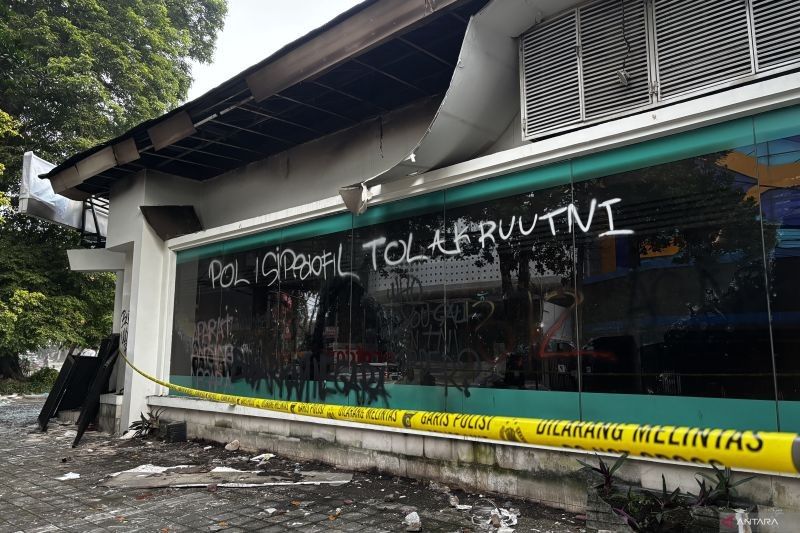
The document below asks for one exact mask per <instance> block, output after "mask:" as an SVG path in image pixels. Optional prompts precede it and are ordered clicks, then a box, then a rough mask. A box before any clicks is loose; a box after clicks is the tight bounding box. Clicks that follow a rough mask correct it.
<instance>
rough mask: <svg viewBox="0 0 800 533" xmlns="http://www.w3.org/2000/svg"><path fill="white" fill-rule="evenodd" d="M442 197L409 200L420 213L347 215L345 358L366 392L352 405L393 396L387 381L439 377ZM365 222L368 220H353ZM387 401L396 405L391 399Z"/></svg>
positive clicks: (422, 382)
mask: <svg viewBox="0 0 800 533" xmlns="http://www.w3.org/2000/svg"><path fill="white" fill-rule="evenodd" d="M442 198H443V195H442V194H441V193H439V194H437V195H434V196H433V197H430V198H423V199H421V200H420V201H419V202H409V205H410V204H411V203H414V204H415V205H416V206H417V207H419V209H420V210H422V211H423V212H419V211H418V210H416V208H415V210H414V212H412V213H408V212H403V213H400V212H395V213H391V212H388V213H386V215H387V216H386V217H385V218H384V219H383V220H376V218H377V217H378V215H380V214H382V213H381V211H379V210H375V211H374V212H373V213H372V214H371V215H370V217H371V218H369V219H367V218H365V219H360V217H357V218H356V220H355V222H356V224H357V227H356V228H355V229H354V231H353V257H354V261H353V267H354V269H353V272H354V274H355V276H353V277H352V281H353V296H352V298H353V305H352V313H353V317H352V323H353V326H352V332H353V334H352V345H351V353H350V355H349V361H350V362H351V364H352V365H353V367H354V368H356V369H357V373H358V375H359V378H360V380H361V381H362V388H363V387H368V390H371V391H372V392H371V393H370V394H369V395H366V396H364V395H361V396H360V397H358V398H356V400H357V401H359V402H360V403H374V402H376V401H377V402H380V403H384V404H387V403H388V398H389V396H390V395H392V396H393V397H394V398H396V399H399V398H401V397H402V396H401V395H403V394H404V392H402V391H396V392H395V393H387V391H386V386H388V385H390V384H391V385H392V386H395V388H396V386H405V385H414V386H420V387H426V388H427V387H432V386H436V385H440V386H441V385H444V384H445V383H447V380H448V375H449V374H448V369H447V367H446V360H445V357H444V356H445V352H446V348H445V347H446V344H447V342H448V337H447V335H448V331H447V324H446V320H445V294H444V268H443V266H444V263H445V257H446V254H445V253H444V252H443V250H450V249H451V248H452V243H450V242H446V240H447V236H446V235H445V232H444V223H443V220H444V217H443V215H444V212H443V208H442V207H443V206H442ZM411 207H413V206H411ZM367 214H368V215H369V214H370V211H367ZM362 216H364V215H362ZM366 222H370V223H371V224H370V225H365V226H361V224H364V223H366ZM421 394H425V395H427V394H428V393H426V392H422V393H421ZM438 405H439V407H437V404H430V405H429V406H428V407H427V409H430V410H441V409H442V408H443V404H440V403H439V404H438ZM391 406H392V407H400V405H399V404H397V403H396V401H393V402H391ZM413 407H416V408H424V406H423V405H413Z"/></svg>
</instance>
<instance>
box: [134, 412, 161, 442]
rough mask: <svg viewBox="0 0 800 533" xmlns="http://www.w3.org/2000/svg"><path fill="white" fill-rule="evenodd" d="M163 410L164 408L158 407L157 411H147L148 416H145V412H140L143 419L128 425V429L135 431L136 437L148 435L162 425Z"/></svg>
mask: <svg viewBox="0 0 800 533" xmlns="http://www.w3.org/2000/svg"><path fill="white" fill-rule="evenodd" d="M163 412H164V410H163V409H156V410H155V411H152V412H149V413H147V416H145V414H144V413H139V417H140V418H141V420H137V421H136V422H134V423H132V424H131V425H130V427H128V430H130V431H133V432H134V433H133V436H134V438H135V437H146V436H147V435H149V434H150V433H152V432H153V431H157V430H158V429H159V428H160V427H161V413H163Z"/></svg>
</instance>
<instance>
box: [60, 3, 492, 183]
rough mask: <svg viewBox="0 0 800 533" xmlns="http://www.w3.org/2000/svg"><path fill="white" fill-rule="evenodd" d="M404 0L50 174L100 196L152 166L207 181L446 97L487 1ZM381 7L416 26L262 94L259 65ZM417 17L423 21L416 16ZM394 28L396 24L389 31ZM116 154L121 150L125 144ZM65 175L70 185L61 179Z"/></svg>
mask: <svg viewBox="0 0 800 533" xmlns="http://www.w3.org/2000/svg"><path fill="white" fill-rule="evenodd" d="M400 4H403V5H405V3H398V2H374V1H372V2H370V1H368V2H364V3H362V4H359V5H358V6H356V7H355V8H353V9H352V10H350V11H348V12H347V13H344V14H343V15H341V16H340V17H338V18H337V19H334V20H333V21H331V22H330V23H328V24H327V25H325V26H323V27H322V28H320V29H319V30H316V31H315V32H312V33H311V34H309V35H307V36H306V37H303V38H302V39H300V40H298V41H296V42H295V43H292V44H291V45H289V46H287V47H286V48H285V49H284V50H281V51H279V52H277V53H276V54H274V55H273V56H272V57H271V58H269V59H267V60H265V61H264V62H262V63H261V64H259V65H256V66H254V67H253V68H251V69H248V70H247V71H245V72H243V73H242V74H240V75H238V76H236V77H235V78H233V79H231V80H229V81H228V82H226V83H224V84H222V85H220V86H219V87H217V88H216V89H214V90H212V91H210V92H208V93H206V94H205V95H203V96H201V97H200V98H198V99H196V100H194V101H192V102H189V103H187V104H186V105H184V106H182V107H181V108H179V109H177V110H175V111H174V112H172V113H170V114H168V115H167V116H166V117H161V118H159V119H156V120H153V121H150V122H148V123H144V124H141V125H140V126H137V127H136V128H134V129H133V130H131V131H129V132H128V133H126V134H125V135H123V136H121V137H119V138H117V139H114V140H112V141H109V142H108V143H105V144H103V145H100V146H98V147H95V148H94V149H92V150H89V151H87V152H84V153H82V154H78V155H76V156H74V157H72V158H70V159H69V160H67V161H65V162H64V163H62V164H61V165H59V166H58V167H56V168H55V169H53V170H52V171H51V172H50V173H48V174H47V177H49V178H51V180H52V181H53V183H54V188H59V190H58V191H56V192H62V191H63V192H64V193H73V194H74V193H75V192H76V191H80V192H82V193H86V194H93V195H107V194H108V192H109V189H110V187H111V185H112V184H113V183H114V182H116V181H118V180H120V179H124V178H126V177H128V176H130V175H131V174H132V173H136V172H138V171H140V170H143V169H154V170H159V171H161V172H166V173H169V174H174V175H177V176H183V177H187V178H191V179H195V180H206V179H209V178H212V177H216V176H219V175H220V174H223V173H225V172H227V171H229V170H232V169H235V168H238V167H241V166H243V165H245V164H247V163H250V162H252V161H257V160H260V159H264V158H266V157H268V156H270V155H273V154H276V153H279V152H283V151H285V150H287V149H289V148H291V147H294V146H297V145H300V144H303V143H306V142H309V141H311V140H314V139H317V138H320V137H322V136H325V135H329V134H331V133H334V132H337V131H340V130H343V129H345V128H348V127H351V126H353V125H355V124H359V123H362V122H364V121H365V120H369V119H371V118H375V117H378V116H381V115H383V114H385V113H387V112H388V111H391V110H395V109H398V108H401V107H403V106H407V105H408V104H410V103H412V102H415V101H418V100H420V99H425V98H430V97H433V96H441V95H443V94H444V93H445V92H446V91H447V89H448V86H449V84H450V80H451V78H452V77H453V72H454V70H455V69H456V64H457V62H458V57H459V52H460V50H461V46H462V42H463V40H464V35H465V33H466V31H467V25H468V22H469V20H470V17H471V16H472V15H473V14H475V13H476V12H478V11H479V10H480V9H481V8H482V7H483V6H484V5H485V4H486V0H470V1H464V0H461V1H449V2H438V3H436V4H430V5H429V3H428V2H420V3H419V5H420V6H423V8H420V7H419V6H417V4H416V3H415V4H414V6H416V7H414V9H415V10H417V11H419V10H420V9H424V11H423V12H421V13H417V12H410V9H411V8H405V7H403V6H401V5H400ZM409 4H410V3H409ZM378 8H380V9H382V10H384V11H385V12H386V13H384V14H385V15H386V14H389V13H390V12H391V10H395V11H396V10H397V9H405V11H407V12H409V13H406V15H404V16H406V18H407V19H408V21H407V22H408V26H407V27H405V28H404V29H403V31H397V30H395V31H394V33H391V34H388V35H387V36H386V38H385V39H383V40H381V41H380V42H376V43H372V44H370V43H369V42H364V43H362V45H364V49H363V50H362V51H361V52H360V53H358V54H357V55H351V56H348V57H347V58H346V59H343V60H341V61H338V62H335V64H333V65H331V66H330V67H329V68H326V69H320V68H319V65H318V64H319V63H320V61H323V60H326V58H325V57H322V58H317V59H318V60H317V66H314V65H315V64H310V66H309V67H308V68H309V69H312V70H313V69H314V68H316V69H317V70H314V71H313V72H312V75H311V77H308V78H304V79H302V81H299V82H296V83H293V84H292V85H290V86H287V87H286V88H284V89H281V90H280V91H279V92H277V93H275V94H271V95H269V96H266V95H265V94H263V93H259V94H258V99H257V98H256V97H255V93H254V92H252V91H251V89H252V87H250V86H249V85H248V81H250V82H251V84H252V83H253V80H256V81H257V77H258V75H259V72H261V71H266V70H269V69H270V68H273V64H276V63H277V62H278V61H280V59H281V58H282V57H283V56H287V55H288V54H291V53H301V52H302V51H303V49H302V46H303V44H305V43H308V42H312V41H313V42H316V41H315V39H317V40H319V39H323V38H329V36H328V34H329V33H334V32H335V31H336V30H340V31H341V30H342V28H341V27H343V26H345V25H346V24H348V23H352V22H354V21H357V20H356V18H357V17H358V16H359V12H361V11H364V13H367V11H366V10H369V9H378ZM362 15H364V14H363V13H362ZM414 16H416V17H419V20H417V21H416V22H413V20H412V19H413V17H414ZM404 20H405V19H404ZM340 26H341V27H340ZM390 27H392V25H391V24H389V25H388V26H387V31H388V28H390ZM399 27H402V26H399ZM298 50H299V52H298ZM338 52H341V50H338ZM317 54H319V52H317ZM332 54H333V52H332ZM328 59H330V60H331V61H333V60H334V59H336V58H335V57H331V58H328ZM300 74H301V73H295V74H294V75H295V76H298V75H300ZM131 139H132V141H133V142H134V143H135V147H136V149H137V150H138V156H139V157H138V158H135V157H133V156H132V155H131V154H130V150H127V151H126V154H127V155H125V157H117V158H116V164H114V162H113V161H109V162H108V163H105V162H104V164H103V165H101V166H96V168H94V171H93V173H91V174H86V173H85V174H83V175H81V176H80V177H81V180H80V181H79V182H78V183H75V181H74V180H66V179H65V178H62V176H67V175H70V176H71V175H72V174H74V172H73V171H72V169H73V167H75V166H76V165H82V162H83V161H84V160H86V159H87V158H90V157H92V156H93V155H94V154H95V153H99V152H101V151H102V150H103V149H104V148H106V147H108V146H116V145H118V144H120V143H121V142H125V143H126V147H128V148H129V147H130V143H131ZM103 153H106V152H103ZM110 153H112V152H109V154H110ZM113 153H114V155H115V156H116V153H117V151H116V150H115V151H114V152H113ZM84 166H85V165H84ZM58 183H63V184H64V185H63V186H61V187H59V186H58V185H57V184H58Z"/></svg>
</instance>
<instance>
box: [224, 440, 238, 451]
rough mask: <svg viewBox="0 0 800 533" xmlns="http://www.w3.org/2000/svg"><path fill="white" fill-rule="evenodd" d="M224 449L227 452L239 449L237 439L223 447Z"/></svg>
mask: <svg viewBox="0 0 800 533" xmlns="http://www.w3.org/2000/svg"><path fill="white" fill-rule="evenodd" d="M225 449H226V450H228V451H229V452H235V451H236V450H238V449H239V439H234V440H232V441H230V442H229V443H228V444H226V445H225Z"/></svg>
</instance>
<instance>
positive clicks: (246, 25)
mask: <svg viewBox="0 0 800 533" xmlns="http://www.w3.org/2000/svg"><path fill="white" fill-rule="evenodd" d="M359 2H360V0H301V1H297V0H294V1H292V0H228V15H227V17H226V18H225V27H224V29H223V30H222V32H221V33H220V34H219V36H218V37H217V49H216V51H215V52H214V61H213V62H212V63H211V64H208V65H204V64H201V63H193V64H192V77H193V78H194V82H193V83H192V86H191V88H190V89H189V100H193V99H194V98H197V97H198V96H200V95H202V94H203V93H205V92H206V91H208V90H210V89H213V88H214V87H216V86H217V85H219V84H220V83H222V82H224V81H225V80H227V79H229V78H231V77H233V76H235V75H236V74H238V73H239V72H241V71H243V70H244V69H246V68H247V67H250V66H252V65H254V64H256V63H258V62H259V61H261V60H262V59H265V58H266V57H267V56H269V55H270V54H272V53H273V52H275V51H276V50H278V49H279V48H281V47H282V46H283V45H285V44H288V43H290V42H292V41H294V40H295V39H297V38H298V37H302V36H303V35H305V34H306V33H308V32H310V31H311V30H313V29H315V28H318V27H319V26H322V25H323V24H325V23H326V22H328V21H329V20H330V19H332V18H334V17H335V16H336V15H338V14H339V13H341V12H343V11H346V10H348V9H350V8H351V7H353V6H354V5H356V4H358V3H359Z"/></svg>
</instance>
